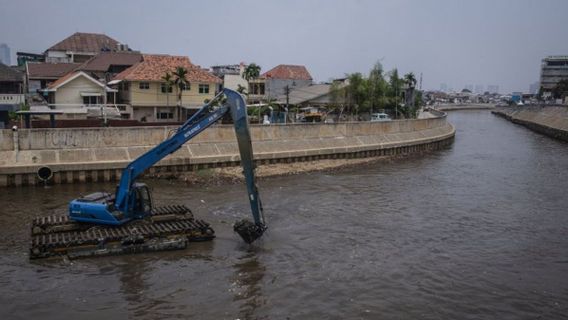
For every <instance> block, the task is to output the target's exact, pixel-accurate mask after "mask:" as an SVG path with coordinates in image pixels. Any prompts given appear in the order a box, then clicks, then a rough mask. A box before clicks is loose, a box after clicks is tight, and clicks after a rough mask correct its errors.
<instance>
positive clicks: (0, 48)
mask: <svg viewBox="0 0 568 320" xmlns="http://www.w3.org/2000/svg"><path fill="white" fill-rule="evenodd" d="M0 62H2V63H3V64H5V65H7V66H9V65H10V64H11V61H10V47H8V45H7V44H5V43H2V44H0Z"/></svg>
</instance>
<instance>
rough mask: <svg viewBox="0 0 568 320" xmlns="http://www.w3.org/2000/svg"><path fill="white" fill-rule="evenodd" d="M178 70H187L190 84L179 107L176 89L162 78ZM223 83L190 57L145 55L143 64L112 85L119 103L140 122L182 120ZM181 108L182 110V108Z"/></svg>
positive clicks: (110, 83)
mask: <svg viewBox="0 0 568 320" xmlns="http://www.w3.org/2000/svg"><path fill="white" fill-rule="evenodd" d="M177 67H183V68H185V69H186V70H187V80H188V81H189V85H188V86H185V87H184V88H183V89H182V94H181V95H182V99H181V106H178V102H177V96H178V88H177V87H168V86H167V85H166V83H165V81H164V80H163V79H162V78H163V77H164V75H165V74H166V73H170V74H171V73H173V72H174V71H175V70H176V68H177ZM221 83H222V80H221V79H220V78H218V77H216V76H214V75H213V74H211V73H209V72H208V71H206V70H203V69H202V68H200V67H199V66H196V65H194V64H192V63H191V61H190V60H189V58H188V57H184V56H170V55H157V54H143V55H142V61H140V62H138V63H136V64H135V65H133V66H132V67H130V68H128V69H126V70H124V71H122V72H121V73H119V74H118V75H116V77H114V78H113V80H112V81H110V82H109V85H112V86H115V87H117V88H118V91H119V94H118V101H117V102H118V103H120V104H128V105H130V106H131V107H132V118H133V119H136V120H139V121H147V122H160V121H162V122H163V121H183V120H185V119H187V117H188V115H191V114H192V113H193V112H195V111H196V110H197V109H198V108H199V107H201V106H202V105H203V104H204V102H205V101H206V100H210V99H212V98H213V97H214V96H215V93H216V92H217V91H218V90H219V86H220V85H221ZM180 107H181V108H180Z"/></svg>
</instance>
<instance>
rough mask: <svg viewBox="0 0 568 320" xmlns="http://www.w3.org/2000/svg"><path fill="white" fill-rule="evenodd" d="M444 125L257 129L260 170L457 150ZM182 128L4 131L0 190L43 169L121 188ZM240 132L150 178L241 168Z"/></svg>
mask: <svg viewBox="0 0 568 320" xmlns="http://www.w3.org/2000/svg"><path fill="white" fill-rule="evenodd" d="M435 113H436V116H437V117H436V118H429V119H418V120H397V121H389V122H374V123H371V122H349V123H336V124H297V125H286V126H281V125H273V126H251V134H252V140H253V147H254V154H255V161H256V162H257V163H258V164H268V163H282V162H283V163H290V162H303V161H312V160H320V159H338V158H339V159H344V158H363V157H377V156H394V155H401V154H413V153H417V152H422V151H427V150H437V149H439V148H443V147H445V146H446V145H448V144H450V143H451V142H452V140H453V137H454V133H455V129H454V127H453V126H452V125H451V124H450V123H448V122H447V120H446V116H445V114H444V113H443V112H435ZM175 129H176V128H175V127H135V128H72V129H24V130H18V131H15V132H14V131H11V130H0V187H2V186H20V185H36V184H38V182H39V180H38V175H37V172H38V169H39V168H42V167H48V168H50V169H51V171H53V178H52V179H51V183H55V184H60V183H84V182H97V181H98V182H101V181H115V180H118V179H119V178H120V174H121V173H122V169H123V168H124V167H125V166H126V165H127V164H128V163H129V162H130V161H132V160H134V159H136V158H137V157H138V156H140V155H141V154H143V153H144V152H146V151H148V150H150V149H151V148H152V147H154V146H155V145H157V144H158V143H160V142H161V141H163V140H164V139H166V138H167V137H169V136H170V135H171V134H172V131H173V130H175ZM239 159H240V158H239V154H238V147H237V143H236V138H235V133H234V129H233V127H232V126H231V125H218V126H214V127H212V128H209V129H207V130H205V131H204V132H203V133H201V134H200V135H199V136H197V137H196V138H194V139H193V140H191V141H189V142H188V143H186V144H185V145H184V146H182V147H181V148H180V149H179V150H178V151H177V152H175V153H174V154H172V155H170V156H168V157H166V158H165V159H163V160H162V161H160V162H158V163H157V164H156V165H155V166H154V167H152V168H151V169H150V170H149V174H152V175H153V174H160V173H162V172H169V173H171V172H187V171H196V170H200V169H203V168H212V167H226V166H237V165H239Z"/></svg>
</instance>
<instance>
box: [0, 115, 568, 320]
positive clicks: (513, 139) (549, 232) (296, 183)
mask: <svg viewBox="0 0 568 320" xmlns="http://www.w3.org/2000/svg"><path fill="white" fill-rule="evenodd" d="M449 119H450V121H451V122H452V123H453V124H454V125H455V126H456V128H457V135H456V139H455V143H454V144H453V145H452V146H451V147H449V148H448V149H445V150H442V151H436V152H432V153H429V154H426V155H423V156H413V157H408V158H403V159H395V160H390V161H379V162H376V163H373V164H369V165H364V166H360V167H357V168H351V169H345V170H342V171H340V172H334V173H322V172H320V173H311V174H306V175H302V176H290V177H280V178H271V179H267V180H264V181H261V182H260V184H259V187H260V191H261V196H262V197H263V200H264V201H263V202H264V207H265V213H266V217H267V221H268V223H269V226H270V229H269V231H268V232H267V233H266V234H265V236H264V237H263V238H262V239H261V240H260V241H258V242H256V243H255V244H254V245H253V246H247V245H245V244H244V243H243V242H242V241H241V239H240V238H239V237H238V236H237V235H236V234H234V233H233V232H232V223H233V222H234V221H235V220H236V219H238V218H242V217H245V216H247V215H248V210H249V209H248V203H247V200H246V194H245V191H244V186H242V185H227V186H219V187H195V186H188V185H186V184H184V183H179V182H178V183H174V182H168V181H150V182H149V183H150V184H151V185H152V187H153V194H154V199H155V200H156V201H157V202H158V204H160V203H161V204H172V203H180V204H185V205H187V206H188V207H190V208H192V209H193V211H194V213H196V215H197V216H198V217H199V218H203V219H205V220H208V221H209V222H211V223H212V225H213V227H214V229H215V230H216V233H217V238H216V239H215V240H214V241H212V242H208V243H197V244H192V246H191V248H189V249H187V250H184V251H173V252H162V253H151V254H139V255H129V256H120V257H106V258H97V259H83V260H75V261H71V262H69V261H67V260H57V261H50V262H47V261H41V262H30V261H28V257H27V253H26V251H27V248H28V242H29V222H30V221H31V219H32V218H33V217H34V216H36V215H38V214H39V215H49V214H54V213H61V214H63V213H65V212H66V204H67V202H68V201H69V200H70V199H72V198H74V197H77V196H78V195H79V194H85V193H88V192H91V191H97V190H112V189H113V184H100V183H99V184H94V185H59V186H53V187H50V188H42V187H25V188H24V187H22V188H12V189H2V190H0V204H1V208H0V211H1V214H0V319H34V318H35V319H105V320H110V319H125V318H130V319H165V318H181V319H288V318H290V319H567V317H568V316H567V315H568V197H567V190H568V188H567V187H568V144H566V143H563V142H558V141H555V140H552V139H550V138H547V137H545V136H542V135H539V134H536V133H533V132H531V131H529V130H528V129H525V128H524V127H521V126H517V125H514V124H512V123H510V122H507V121H505V120H503V119H501V118H497V117H495V116H493V115H491V114H490V112H489V111H457V112H453V113H450V115H449Z"/></svg>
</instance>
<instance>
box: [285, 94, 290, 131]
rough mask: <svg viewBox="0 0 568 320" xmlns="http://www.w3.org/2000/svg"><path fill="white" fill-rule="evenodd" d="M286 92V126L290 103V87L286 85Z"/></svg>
mask: <svg viewBox="0 0 568 320" xmlns="http://www.w3.org/2000/svg"><path fill="white" fill-rule="evenodd" d="M285 92H286V112H285V113H284V124H286V121H287V118H288V105H289V103H290V86H288V85H286V88H285Z"/></svg>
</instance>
